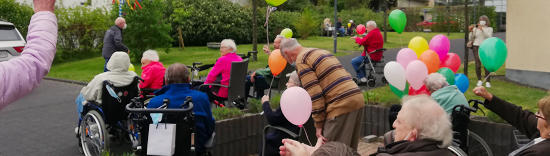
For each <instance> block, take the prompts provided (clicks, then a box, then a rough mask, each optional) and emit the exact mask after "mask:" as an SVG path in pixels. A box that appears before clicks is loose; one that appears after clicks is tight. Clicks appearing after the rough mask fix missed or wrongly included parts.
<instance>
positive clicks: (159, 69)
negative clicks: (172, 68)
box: [139, 50, 166, 95]
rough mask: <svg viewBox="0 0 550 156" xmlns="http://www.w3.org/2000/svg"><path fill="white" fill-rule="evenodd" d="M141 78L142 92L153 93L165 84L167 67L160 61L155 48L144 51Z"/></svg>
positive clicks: (140, 86)
mask: <svg viewBox="0 0 550 156" xmlns="http://www.w3.org/2000/svg"><path fill="white" fill-rule="evenodd" d="M141 70H142V71H143V72H141V78H142V79H143V82H142V83H140V84H139V88H140V89H141V92H142V94H145V95H148V94H153V92H154V91H156V90H158V89H160V88H162V86H163V85H164V72H165V71H166V68H164V65H162V63H161V62H160V61H159V55H158V53H157V51H155V50H147V51H145V52H143V56H142V57H141Z"/></svg>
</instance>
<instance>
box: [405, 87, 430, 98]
mask: <svg viewBox="0 0 550 156" xmlns="http://www.w3.org/2000/svg"><path fill="white" fill-rule="evenodd" d="M420 94H426V95H428V96H429V95H431V94H430V91H428V88H426V85H422V87H420V89H418V90H415V89H414V88H412V86H409V95H411V96H413V95H420Z"/></svg>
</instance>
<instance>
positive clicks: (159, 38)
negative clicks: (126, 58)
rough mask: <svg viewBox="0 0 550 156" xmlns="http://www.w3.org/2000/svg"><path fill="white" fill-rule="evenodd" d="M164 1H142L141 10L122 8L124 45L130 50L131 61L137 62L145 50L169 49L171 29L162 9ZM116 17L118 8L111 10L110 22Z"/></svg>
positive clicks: (165, 4) (165, 5)
mask: <svg viewBox="0 0 550 156" xmlns="http://www.w3.org/2000/svg"><path fill="white" fill-rule="evenodd" d="M167 5H168V4H167V2H166V1H165V0H147V1H142V2H141V6H142V7H143V9H136V10H131V9H130V8H129V7H128V6H127V5H125V6H124V7H123V9H122V10H123V11H124V10H125V11H124V13H125V15H124V18H125V19H126V23H127V24H128V28H127V29H126V30H124V36H123V37H124V43H125V45H126V46H128V48H129V49H130V56H131V58H132V60H133V61H139V60H140V59H141V54H142V53H143V52H144V51H145V50H147V49H155V48H169V47H170V46H171V43H172V38H171V36H170V31H171V27H170V24H169V23H168V22H169V20H168V17H165V14H164V11H165V10H164V9H165V8H166V7H167ZM117 16H118V7H113V8H112V10H111V17H112V21H114V20H115V18H116V17H117Z"/></svg>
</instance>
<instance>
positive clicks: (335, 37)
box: [332, 0, 338, 54]
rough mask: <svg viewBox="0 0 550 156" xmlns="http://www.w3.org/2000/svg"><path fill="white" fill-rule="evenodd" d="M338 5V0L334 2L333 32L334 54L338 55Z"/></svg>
mask: <svg viewBox="0 0 550 156" xmlns="http://www.w3.org/2000/svg"><path fill="white" fill-rule="evenodd" d="M337 5H338V0H334V30H333V31H332V37H333V38H334V53H335V54H336V47H337V41H338V36H337V34H336V30H337V29H338V28H336V22H338V9H337Z"/></svg>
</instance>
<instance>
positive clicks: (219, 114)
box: [212, 107, 244, 120]
mask: <svg viewBox="0 0 550 156" xmlns="http://www.w3.org/2000/svg"><path fill="white" fill-rule="evenodd" d="M212 115H213V116H214V119H216V120H224V119H229V118H234V117H239V116H242V115H244V113H243V112H242V111H241V110H239V109H238V108H235V107H231V108H228V107H216V108H212Z"/></svg>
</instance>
